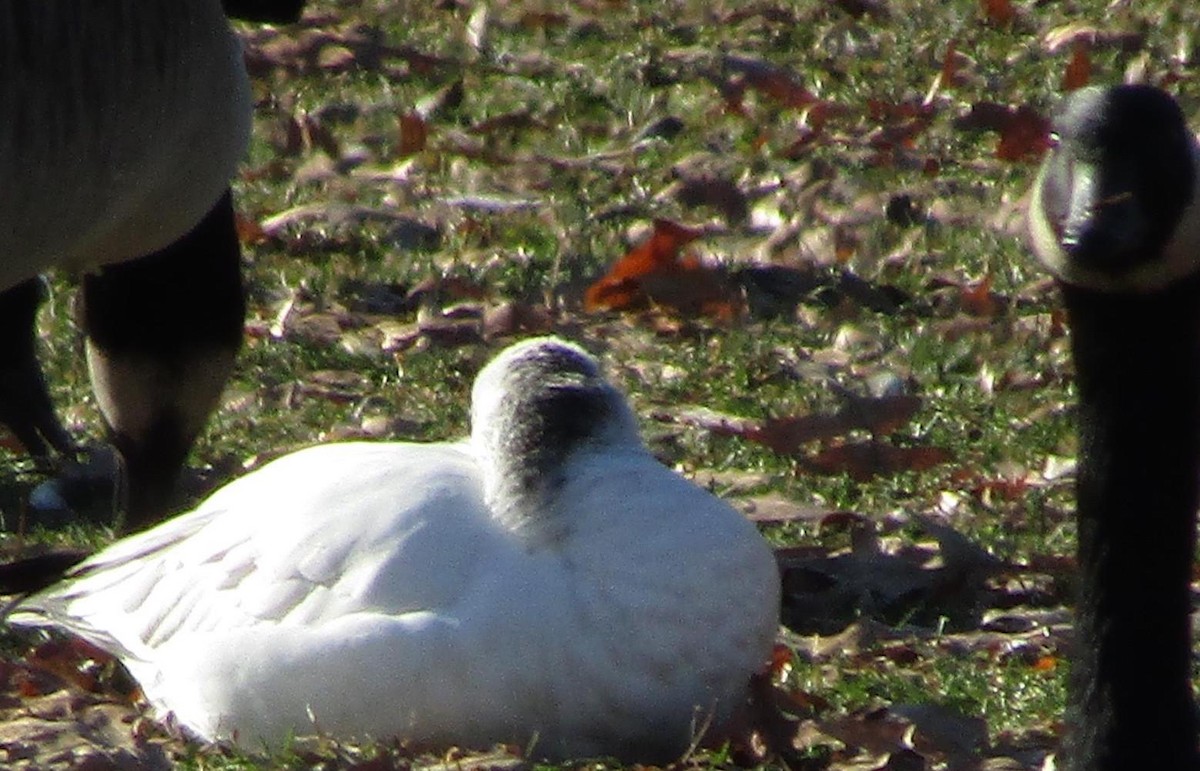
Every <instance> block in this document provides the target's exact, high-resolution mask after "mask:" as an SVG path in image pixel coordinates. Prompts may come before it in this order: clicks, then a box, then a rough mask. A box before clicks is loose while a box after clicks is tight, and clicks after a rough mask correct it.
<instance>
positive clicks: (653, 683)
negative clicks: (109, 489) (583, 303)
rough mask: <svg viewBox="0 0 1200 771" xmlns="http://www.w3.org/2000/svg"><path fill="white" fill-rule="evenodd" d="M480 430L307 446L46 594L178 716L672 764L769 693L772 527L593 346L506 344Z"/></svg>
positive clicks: (216, 736) (43, 598)
mask: <svg viewBox="0 0 1200 771" xmlns="http://www.w3.org/2000/svg"><path fill="white" fill-rule="evenodd" d="M471 423H472V429H471V435H470V438H469V439H468V440H465V441H462V442H457V443H440V444H413V443H366V442H356V443H345V444H329V445H322V446H318V447H313V448H310V449H306V450H301V451H299V452H295V453H293V454H291V455H287V456H285V457H283V458H280V459H278V460H276V461H274V462H272V463H270V464H268V465H266V466H264V467H263V468H262V469H260V470H257V471H255V472H253V473H251V474H248V475H247V476H245V477H243V478H241V479H239V480H236V481H234V482H232V483H231V484H229V485H228V486H226V487H224V488H223V489H221V490H219V491H217V492H216V493H215V494H213V495H212V496H211V497H210V498H209V499H208V500H207V501H205V502H204V503H203V504H201V505H200V507H199V508H197V509H196V510H195V511H193V512H191V513H189V514H185V515H182V516H180V517H178V518H176V519H174V520H171V521H169V522H167V523H165V524H162V525H160V526H158V527H156V528H154V529H152V530H149V531H146V532H143V533H140V534H137V535H134V536H131V537H129V538H126V539H124V540H122V541H118V542H117V543H115V544H113V545H112V546H111V547H109V548H107V549H105V550H104V551H101V552H100V553H98V554H97V555H95V556H94V557H93V558H91V559H89V560H88V561H87V562H85V563H83V564H81V565H80V566H79V567H78V568H76V569H75V570H74V571H72V573H71V575H70V576H69V577H68V578H67V580H65V581H64V582H63V583H61V584H59V585H56V586H54V587H51V588H50V589H48V590H46V591H44V592H41V593H39V594H37V595H34V596H32V597H30V598H28V599H27V600H25V601H24V602H23V603H22V604H21V605H19V606H18V608H17V609H16V610H15V612H14V613H13V615H12V616H11V621H12V622H14V623H16V624H18V625H22V626H54V627H58V628H60V629H63V630H66V631H68V632H71V633H74V634H76V635H79V636H80V637H83V638H85V639H87V640H89V641H91V642H92V643H94V644H96V645H98V646H100V647H102V648H105V649H107V650H109V651H111V652H113V653H114V654H116V655H117V656H118V657H119V658H120V659H121V661H122V662H123V663H124V664H125V666H126V667H127V668H128V669H129V671H130V673H131V674H132V675H133V677H135V678H136V679H137V680H138V682H139V683H140V684H141V686H142V689H143V691H144V693H145V694H146V697H147V698H148V699H149V701H150V702H151V703H152V704H153V705H154V706H155V707H156V708H157V710H158V713H159V715H160V716H165V715H167V714H170V715H172V716H173V718H174V720H175V721H177V723H179V724H181V725H183V726H185V727H186V728H188V729H190V730H191V731H194V732H195V733H196V734H198V735H199V736H200V737H202V738H204V739H209V740H231V741H234V742H236V743H237V744H239V745H241V746H243V747H247V748H251V749H255V748H261V747H262V746H263V745H264V744H265V745H267V746H278V745H279V744H280V743H281V742H283V741H285V740H286V738H287V737H288V736H289V735H306V734H312V733H314V732H324V733H327V734H329V735H333V736H337V737H374V738H391V737H400V738H404V739H408V740H411V741H415V742H418V743H420V744H423V745H424V744H432V745H435V746H440V745H451V744H453V745H458V746H464V747H481V746H489V745H491V744H494V743H497V742H506V743H515V744H518V745H522V746H526V747H532V750H531V754H532V755H534V756H543V757H550V758H561V757H583V756H593V755H613V756H617V757H621V758H625V759H631V760H648V761H661V760H667V759H670V758H672V757H673V756H676V755H677V754H678V753H680V752H681V751H683V750H684V749H685V748H686V747H687V746H688V743H689V741H691V740H692V739H693V738H694V737H695V736H696V734H697V732H698V731H699V730H700V727H701V726H703V725H705V724H706V722H708V721H710V720H711V721H712V722H713V724H714V725H719V724H720V723H721V722H722V721H723V720H725V719H726V718H728V717H729V716H730V714H731V712H732V711H733V710H734V709H735V708H736V707H737V706H738V705H739V703H741V702H743V701H744V698H745V696H746V693H747V687H748V684H749V679H750V677H751V675H752V674H753V673H754V672H755V671H756V670H758V669H759V668H760V667H761V666H762V665H763V664H764V663H765V662H766V660H767V658H768V657H769V654H770V650H771V646H772V642H773V640H774V637H775V632H776V628H777V618H778V611H779V591H780V589H779V577H778V572H777V569H776V566H775V561H774V558H773V555H772V552H771V550H770V548H769V547H768V545H767V543H766V542H765V541H764V539H763V538H762V537H761V536H760V535H759V533H758V531H757V530H756V528H755V527H754V525H753V524H752V523H751V522H749V521H748V520H747V519H745V518H744V517H743V516H741V515H740V514H739V513H738V512H737V511H735V510H734V509H733V508H731V507H730V506H729V505H728V504H726V503H724V502H722V501H721V500H720V499H718V498H716V497H715V496H713V495H711V494H710V493H708V492H707V491H705V490H703V489H701V488H700V487H698V486H696V485H694V484H692V483H691V482H689V481H688V480H686V479H684V478H683V477H681V476H679V475H678V474H676V473H674V472H673V471H671V470H670V469H668V468H666V467H664V466H662V465H661V464H659V463H658V462H657V461H656V460H655V459H654V457H653V456H652V455H651V454H650V453H649V452H648V450H647V449H646V447H645V445H644V444H643V443H642V441H641V438H640V436H639V433H638V429H637V424H636V419H635V417H634V415H633V412H632V411H631V409H630V408H629V405H628V404H627V402H626V400H625V398H624V397H623V396H622V394H621V393H620V392H619V391H618V390H617V389H615V388H614V387H613V386H612V385H611V384H610V383H609V382H608V381H607V380H606V379H605V378H604V377H603V375H602V374H601V372H600V370H599V368H598V365H597V363H596V361H595V360H594V359H593V358H592V357H590V356H589V355H588V354H587V353H586V352H585V351H584V350H582V349H581V348H579V347H577V346H575V345H573V344H570V343H567V342H563V341H561V340H558V339H555V338H539V339H534V340H529V341H526V342H522V343H519V344H517V345H514V346H512V347H510V348H508V349H507V350H505V351H503V352H502V353H501V354H500V355H499V356H498V357H497V358H496V359H495V360H494V361H492V362H491V363H490V364H488V365H487V366H486V367H485V368H484V369H483V371H482V372H481V373H480V374H479V377H478V379H477V380H476V382H475V385H474V389H473V391H472V408H471Z"/></svg>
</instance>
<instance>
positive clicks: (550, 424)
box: [497, 344, 619, 493]
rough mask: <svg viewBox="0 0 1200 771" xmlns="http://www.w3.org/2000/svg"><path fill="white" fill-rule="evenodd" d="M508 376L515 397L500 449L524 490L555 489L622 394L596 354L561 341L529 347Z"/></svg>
mask: <svg viewBox="0 0 1200 771" xmlns="http://www.w3.org/2000/svg"><path fill="white" fill-rule="evenodd" d="M507 379H508V382H507V383H506V384H505V390H506V391H507V392H508V393H510V394H511V396H510V398H509V400H507V404H506V405H505V406H502V407H501V409H500V415H499V417H501V418H502V420H501V425H502V426H503V433H502V434H501V435H500V436H499V437H497V439H498V440H499V441H498V447H497V450H498V451H499V452H501V453H502V454H503V455H504V456H505V457H506V458H508V460H509V463H510V465H509V473H510V474H513V475H514V476H515V477H516V479H514V480H513V481H517V480H519V486H520V489H521V492H522V493H533V492H535V490H538V489H541V490H542V491H543V492H552V491H553V490H554V489H556V488H557V487H558V486H559V485H560V484H561V482H562V469H563V465H564V464H565V462H566V461H567V459H568V458H569V457H570V456H571V454H572V453H573V452H574V451H575V450H576V449H578V448H579V447H580V446H583V445H585V444H587V443H588V442H594V441H597V440H598V439H599V438H600V436H601V434H602V429H603V427H604V425H605V423H606V422H608V421H609V420H611V419H612V418H613V417H614V415H613V399H614V397H616V398H619V397H617V394H616V393H615V392H614V391H613V388H612V386H610V385H609V384H608V383H607V382H606V381H605V380H604V378H603V377H602V376H601V374H600V372H599V369H598V368H597V366H596V363H595V362H594V361H593V360H592V359H591V358H589V357H586V356H584V355H582V352H580V351H578V350H576V349H574V348H568V347H566V346H562V345H550V344H547V345H540V346H537V347H535V348H531V349H528V350H527V351H526V352H524V353H523V354H522V355H521V356H520V358H518V359H517V360H516V361H514V362H513V363H512V366H511V368H510V370H509V372H508V378H507Z"/></svg>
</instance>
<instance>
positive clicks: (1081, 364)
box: [1030, 86, 1200, 771]
mask: <svg viewBox="0 0 1200 771" xmlns="http://www.w3.org/2000/svg"><path fill="white" fill-rule="evenodd" d="M1055 130H1056V133H1057V135H1058V144H1057V146H1056V147H1055V148H1054V149H1052V150H1051V152H1050V155H1049V156H1048V157H1047V159H1046V161H1045V163H1044V164H1043V166H1042V169H1041V172H1040V174H1039V176H1038V180H1037V182H1036V184H1035V187H1034V190H1033V196H1032V199H1031V206H1030V230H1031V236H1032V242H1033V246H1034V250H1035V252H1036V254H1037V256H1038V257H1039V259H1040V260H1041V261H1042V262H1043V263H1044V264H1045V265H1046V266H1047V267H1048V268H1049V269H1050V270H1051V271H1052V272H1053V273H1054V274H1055V275H1056V277H1057V278H1058V279H1059V285H1060V288H1061V292H1062V297H1063V301H1064V304H1065V306H1066V310H1067V318H1068V323H1069V325H1070V329H1071V336H1072V352H1073V356H1074V360H1075V370H1076V384H1077V389H1078V397H1079V407H1078V410H1079V415H1078V421H1079V467H1078V481H1077V507H1078V511H1077V521H1078V539H1079V544H1078V563H1079V570H1080V586H1081V590H1080V596H1079V601H1078V609H1077V613H1076V626H1075V637H1076V640H1075V655H1074V659H1073V662H1072V671H1071V681H1070V690H1069V701H1070V703H1069V712H1068V720H1067V726H1068V727H1067V730H1068V736H1067V739H1066V742H1065V744H1064V748H1063V755H1064V758H1065V761H1066V767H1067V768H1069V769H1073V771H1116V770H1117V769H1130V768H1154V769H1162V770H1168V771H1169V770H1172V769H1196V768H1200V752H1198V746H1197V745H1198V740H1200V735H1198V732H1197V719H1196V711H1195V703H1194V699H1193V695H1192V686H1191V661H1192V649H1191V636H1190V620H1189V616H1190V610H1191V602H1190V591H1189V586H1190V581H1191V575H1192V565H1193V560H1194V554H1195V544H1196V533H1195V530H1196V525H1195V518H1196V509H1197V505H1198V504H1200V491H1198V474H1200V211H1198V210H1197V206H1198V205H1200V165H1198V164H1197V158H1198V157H1200V154H1198V150H1197V146H1196V141H1195V138H1194V137H1193V136H1192V134H1191V133H1190V132H1189V131H1188V129H1187V126H1186V124H1185V122H1184V119H1183V116H1182V114H1181V112H1180V110H1179V108H1178V106H1177V105H1176V104H1175V102H1174V101H1173V100H1172V99H1171V98H1170V97H1169V96H1167V95H1166V94H1164V93H1163V92H1161V91H1158V90H1157V89H1153V88H1149V87H1145V86H1120V87H1115V88H1110V89H1099V88H1089V89H1084V90H1081V91H1079V92H1076V93H1074V94H1072V95H1071V96H1070V97H1068V98H1067V100H1066V103H1065V105H1064V108H1063V109H1062V110H1061V112H1060V113H1059V115H1058V117H1057V119H1056V122H1055Z"/></svg>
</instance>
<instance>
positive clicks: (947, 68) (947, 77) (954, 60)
mask: <svg viewBox="0 0 1200 771" xmlns="http://www.w3.org/2000/svg"><path fill="white" fill-rule="evenodd" d="M961 63H962V60H961V59H960V58H959V56H958V43H957V42H956V41H954V40H951V41H950V44H949V45H947V46H946V53H945V55H944V56H942V71H941V84H942V85H943V86H945V87H950V86H958V85H962V79H961V78H960V77H959V75H958V70H959V67H960V66H961Z"/></svg>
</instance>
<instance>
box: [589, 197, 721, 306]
mask: <svg viewBox="0 0 1200 771" xmlns="http://www.w3.org/2000/svg"><path fill="white" fill-rule="evenodd" d="M701 235H702V232H701V231H699V230H696V229H694V228H688V227H684V226H683V225H680V224H678V223H675V222H671V221H670V220H662V219H659V220H655V221H654V231H653V232H652V233H651V234H650V237H649V238H648V239H646V240H645V241H643V242H642V243H640V244H638V245H637V246H635V247H634V248H633V249H631V250H630V251H629V252H628V253H627V254H626V255H625V256H624V257H622V258H621V259H620V260H618V261H617V262H616V263H615V264H614V265H613V266H612V268H610V269H609V271H608V273H607V274H605V275H604V276H603V277H602V278H600V279H599V280H598V281H596V282H595V283H594V284H592V285H591V286H590V287H588V290H587V293H586V294H585V296H584V308H585V309H587V310H588V311H599V310H616V311H624V310H639V309H642V308H645V307H648V306H650V305H659V306H665V307H669V308H673V309H675V310H677V311H680V312H682V313H698V314H700V315H703V316H707V317H710V318H717V319H722V320H729V319H732V318H734V317H735V316H737V315H738V313H739V312H740V310H741V303H740V300H739V298H738V296H737V294H736V293H735V291H734V290H733V287H732V285H731V284H730V282H729V281H727V280H726V278H725V276H724V275H723V274H721V273H720V272H719V271H716V270H714V269H712V268H710V267H707V266H705V265H704V264H703V263H701V262H700V260H699V259H697V258H696V257H695V256H694V255H690V254H683V248H684V247H685V246H687V245H688V244H689V243H691V242H692V241H694V240H696V239H697V238H699V237H700V236H701Z"/></svg>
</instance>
